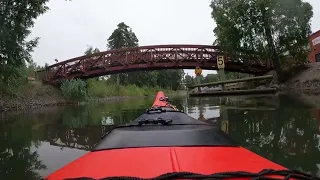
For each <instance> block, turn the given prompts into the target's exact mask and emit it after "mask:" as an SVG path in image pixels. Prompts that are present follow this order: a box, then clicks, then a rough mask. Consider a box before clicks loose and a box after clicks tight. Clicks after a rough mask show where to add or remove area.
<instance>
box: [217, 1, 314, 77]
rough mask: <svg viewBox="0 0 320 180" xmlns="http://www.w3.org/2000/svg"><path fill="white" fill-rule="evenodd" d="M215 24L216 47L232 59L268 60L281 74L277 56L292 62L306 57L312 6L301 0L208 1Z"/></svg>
mask: <svg viewBox="0 0 320 180" xmlns="http://www.w3.org/2000/svg"><path fill="white" fill-rule="evenodd" d="M211 8H212V17H213V18H214V20H215V21H216V23H217V27H216V28H215V30H214V33H215V35H216V37H217V40H216V42H215V43H216V44H218V45H219V46H221V48H222V50H223V51H226V52H228V53H230V54H231V55H232V56H233V58H240V60H242V61H244V62H246V60H247V59H255V60H265V61H266V62H270V61H272V62H273V64H274V66H275V68H276V70H277V72H278V73H279V72H280V71H281V69H280V68H281V67H280V63H279V56H280V55H282V54H283V53H289V54H290V55H291V56H293V58H294V59H295V60H296V61H299V60H300V61H301V60H302V61H304V60H305V59H306V54H307V48H306V47H307V46H308V37H309V35H310V33H311V31H310V19H311V17H312V16H313V12H312V6H311V5H310V4H309V3H307V2H304V1H302V0H281V1H279V0H239V1H234V0H212V2H211Z"/></svg>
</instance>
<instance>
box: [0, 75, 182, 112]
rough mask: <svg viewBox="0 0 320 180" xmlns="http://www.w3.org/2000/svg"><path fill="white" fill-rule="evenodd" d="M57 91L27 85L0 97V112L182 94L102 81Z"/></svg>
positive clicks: (75, 83)
mask: <svg viewBox="0 0 320 180" xmlns="http://www.w3.org/2000/svg"><path fill="white" fill-rule="evenodd" d="M96 86H98V87H96ZM60 88H61V90H60V89H58V88H57V87H54V86H51V85H46V84H43V83H42V82H40V81H29V82H27V85H26V87H25V88H24V89H23V90H22V92H21V93H19V94H18V95H0V112H9V111H14V110H29V109H34V108H42V107H50V106H65V105H79V104H86V103H105V102H111V101H121V100H128V99H137V98H146V97H153V96H155V94H156V92H157V91H164V92H165V93H166V94H168V95H179V94H184V93H183V91H179V90H178V91H174V90H169V89H164V88H159V87H138V86H136V85H119V86H118V85H108V84H106V83H105V81H96V80H93V81H89V83H86V81H82V80H71V81H66V82H65V84H64V86H63V85H61V87H60ZM63 88H64V89H63Z"/></svg>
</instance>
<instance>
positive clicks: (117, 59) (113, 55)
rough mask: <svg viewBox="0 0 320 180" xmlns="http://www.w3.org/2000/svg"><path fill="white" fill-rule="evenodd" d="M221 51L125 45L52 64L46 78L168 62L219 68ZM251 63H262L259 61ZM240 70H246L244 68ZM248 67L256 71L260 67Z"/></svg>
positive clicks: (172, 46)
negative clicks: (121, 47) (131, 46)
mask: <svg viewBox="0 0 320 180" xmlns="http://www.w3.org/2000/svg"><path fill="white" fill-rule="evenodd" d="M220 55H223V56H225V53H222V52H219V47H217V46H207V45H159V46H142V47H135V48H124V49H118V50H110V51H105V52H100V53H96V54H92V55H87V56H81V57H77V58H73V59H70V60H67V61H62V62H59V63H56V64H53V65H51V66H48V67H47V68H46V79H47V80H48V81H54V80H56V79H61V78H67V79H68V78H76V77H84V76H98V75H102V74H104V75H105V74H108V73H110V72H113V71H114V72H115V71H121V70H125V69H141V68H142V69H146V68H155V67H157V68H159V67H163V68H166V67H168V66H169V64H170V66H171V67H178V68H179V67H181V68H186V67H187V68H188V67H190V68H191V67H192V68H195V66H198V65H199V66H203V67H204V69H205V68H209V69H216V68H217V67H216V59H217V56H220ZM225 59H226V61H225V64H226V66H228V64H231V65H233V67H231V69H232V68H234V69H235V68H238V69H240V68H241V67H240V66H243V63H241V62H240V61H234V60H230V58H228V57H226V56H225ZM251 66H252V67H254V66H256V67H259V68H260V67H261V65H259V64H257V63H255V64H253V65H251ZM247 69H248V68H247ZM258 70H259V69H258ZM239 71H245V70H244V68H243V69H240V70H239ZM247 71H250V72H254V71H257V69H251V70H250V69H249V70H247Z"/></svg>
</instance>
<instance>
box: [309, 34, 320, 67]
mask: <svg viewBox="0 0 320 180" xmlns="http://www.w3.org/2000/svg"><path fill="white" fill-rule="evenodd" d="M309 45H310V49H311V50H310V53H309V56H308V59H309V62H320V30H319V31H317V32H315V33H313V34H311V36H310V37H309Z"/></svg>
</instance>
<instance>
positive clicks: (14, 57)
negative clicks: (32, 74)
mask: <svg viewBox="0 0 320 180" xmlns="http://www.w3.org/2000/svg"><path fill="white" fill-rule="evenodd" d="M46 2H48V0H32V1H9V0H1V1H0V7H1V8H0V14H1V15H0V27H1V28H0V86H1V90H2V91H3V90H6V89H7V88H6V87H7V86H9V85H10V84H12V83H14V82H15V81H13V80H14V79H17V78H19V77H21V76H22V75H21V68H23V67H25V65H26V62H30V61H31V59H32V58H31V55H30V52H32V51H33V48H34V47H36V46H37V44H38V41H39V38H38V37H37V38H34V39H32V40H29V41H27V40H26V39H27V37H28V36H29V35H30V33H31V30H30V28H32V27H33V25H34V20H35V19H36V18H37V17H38V16H39V15H41V14H43V13H45V12H46V11H47V10H48V7H47V6H46V5H45V4H46Z"/></svg>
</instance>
